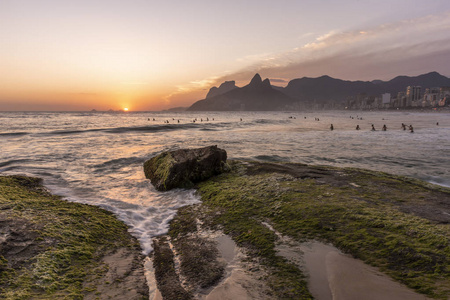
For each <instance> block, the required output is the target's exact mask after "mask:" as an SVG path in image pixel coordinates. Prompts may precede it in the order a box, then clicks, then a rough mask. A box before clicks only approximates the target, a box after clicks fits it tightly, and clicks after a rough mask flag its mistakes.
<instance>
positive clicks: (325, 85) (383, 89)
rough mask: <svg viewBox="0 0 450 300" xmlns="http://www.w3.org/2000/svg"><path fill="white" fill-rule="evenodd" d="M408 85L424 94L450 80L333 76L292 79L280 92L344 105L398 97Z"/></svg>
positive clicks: (437, 77) (426, 76)
mask: <svg viewBox="0 0 450 300" xmlns="http://www.w3.org/2000/svg"><path fill="white" fill-rule="evenodd" d="M408 86H421V87H422V92H423V91H424V90H425V88H431V87H441V86H450V79H449V78H447V77H445V76H443V75H441V74H439V73H437V72H430V73H427V74H422V75H419V76H414V77H409V76H397V77H395V78H394V79H391V80H389V81H381V80H374V81H345V80H341V79H335V78H332V77H329V76H321V77H318V78H308V77H303V78H300V79H293V80H291V81H290V82H289V83H288V85H287V86H286V87H285V88H278V90H280V91H283V92H284V93H285V94H286V95H288V96H290V97H293V98H296V99H299V100H302V101H305V102H310V101H316V102H318V103H326V102H342V101H344V100H345V99H347V98H348V97H352V96H355V95H357V94H360V93H366V94H368V95H374V96H379V95H381V94H383V93H391V94H392V95H393V96H394V95H396V94H397V93H398V92H404V91H406V88H407V87H408Z"/></svg>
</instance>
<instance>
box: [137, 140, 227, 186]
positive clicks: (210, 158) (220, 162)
mask: <svg viewBox="0 0 450 300" xmlns="http://www.w3.org/2000/svg"><path fill="white" fill-rule="evenodd" d="M226 161H227V153H226V151H225V150H222V149H219V148H217V146H209V147H204V148H197V149H180V150H175V151H170V152H164V153H161V154H159V155H157V156H155V157H153V158H151V159H149V160H147V161H146V162H145V163H144V173H145V176H146V177H147V178H148V179H150V181H151V183H152V184H153V185H154V186H155V188H156V189H157V190H159V191H167V190H170V189H174V188H191V187H193V186H194V184H195V183H197V182H200V181H202V180H205V179H208V178H210V177H211V176H214V175H218V174H220V173H222V172H224V171H226V170H227V169H228V165H227V163H226Z"/></svg>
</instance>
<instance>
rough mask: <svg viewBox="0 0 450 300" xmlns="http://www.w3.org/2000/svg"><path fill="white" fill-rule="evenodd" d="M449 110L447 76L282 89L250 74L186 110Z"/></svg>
mask: <svg viewBox="0 0 450 300" xmlns="http://www.w3.org/2000/svg"><path fill="white" fill-rule="evenodd" d="M399 108H402V109H403V108H434V109H438V108H439V109H443V108H446V109H450V78H448V77H445V76H443V75H441V74H439V73H437V72H430V73H427V74H422V75H419V76H413V77H410V76H397V77H395V78H394V79H392V80H389V81H381V80H373V81H346V80H341V79H336V78H332V77H330V76H326V75H325V76H321V77H317V78H309V77H303V78H298V79H293V80H291V81H290V82H289V83H288V85H287V86H286V87H279V86H274V85H271V83H270V80H269V79H268V78H266V79H264V80H262V78H261V76H260V75H259V74H256V75H255V76H254V77H253V78H252V80H251V81H250V83H249V84H248V85H246V86H243V87H237V86H236V85H235V81H225V82H224V83H222V84H221V85H220V86H219V87H212V88H211V89H210V90H209V92H208V94H207V96H206V98H205V99H202V100H199V101H196V102H195V103H194V104H192V105H191V106H190V107H189V108H188V109H187V110H188V111H270V110H310V109H313V110H316V109H399Z"/></svg>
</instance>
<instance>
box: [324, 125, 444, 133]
mask: <svg viewBox="0 0 450 300" xmlns="http://www.w3.org/2000/svg"><path fill="white" fill-rule="evenodd" d="M437 125H439V123H437ZM401 128H402V129H403V130H406V129H408V130H409V131H410V132H411V133H412V132H414V127H413V126H412V125H409V126H407V125H406V124H404V123H402V127H401ZM330 130H334V126H333V124H331V125H330ZM356 130H361V127H359V125H356ZM370 130H371V131H376V129H375V125H373V124H372V127H371V129H370ZM381 130H382V131H387V126H386V124H383V127H382V128H381Z"/></svg>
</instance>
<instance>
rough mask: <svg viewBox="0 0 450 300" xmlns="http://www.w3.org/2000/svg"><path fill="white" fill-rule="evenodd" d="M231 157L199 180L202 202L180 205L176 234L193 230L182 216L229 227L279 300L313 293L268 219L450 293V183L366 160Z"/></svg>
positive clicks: (428, 289) (299, 236)
mask: <svg viewBox="0 0 450 300" xmlns="http://www.w3.org/2000/svg"><path fill="white" fill-rule="evenodd" d="M229 164H230V166H231V171H230V172H228V173H223V174H221V175H218V176H215V177H212V178H210V179H208V180H206V181H203V182H201V183H199V184H198V185H197V187H198V192H199V194H200V195H201V198H202V201H203V203H202V204H201V207H203V208H200V209H197V210H195V211H194V210H191V209H189V208H183V209H181V210H180V211H179V214H181V215H180V216H178V217H177V218H175V219H174V221H173V222H172V223H171V229H170V235H171V237H172V238H173V239H175V240H176V239H181V238H183V236H186V237H189V236H190V235H189V232H190V231H192V230H195V226H194V224H195V223H193V221H191V222H187V221H186V220H195V219H198V220H201V222H202V223H203V224H204V226H210V227H211V228H213V227H217V228H220V229H222V230H224V232H225V233H226V234H229V235H230V236H232V238H233V239H234V240H235V241H236V242H237V243H238V245H239V246H241V247H245V248H247V249H248V253H249V254H250V256H251V257H252V258H251V259H254V260H257V261H258V262H260V263H261V265H262V267H264V268H265V269H266V270H267V271H268V274H269V275H268V276H267V277H266V278H263V280H265V281H266V282H267V284H268V285H269V286H270V288H271V289H272V296H273V299H310V298H311V294H310V293H309V291H308V289H307V284H306V276H305V275H304V274H303V272H302V270H300V269H299V268H298V266H296V265H295V264H293V263H292V262H290V261H287V260H286V259H284V258H283V257H281V256H280V255H279V254H278V253H277V251H276V243H277V240H278V236H277V234H276V233H274V232H273V231H272V230H270V229H269V228H268V227H267V225H266V224H270V225H271V226H272V227H273V228H274V229H275V230H276V231H277V232H279V233H281V234H282V235H284V236H288V237H290V238H292V239H293V240H295V241H298V242H302V241H308V240H319V241H323V242H327V243H331V244H333V245H335V246H336V247H338V248H339V249H340V250H342V251H343V252H345V253H348V254H351V255H352V256H354V257H355V258H359V259H361V260H363V261H364V262H366V263H367V264H370V265H372V266H375V267H377V268H379V269H380V270H381V271H382V272H384V273H386V274H387V275H389V276H390V277H391V278H393V279H394V280H396V281H398V282H400V283H402V284H404V285H406V286H408V287H409V288H411V289H413V290H415V291H416V292H418V293H421V294H424V295H427V296H428V297H431V298H436V299H448V298H449V297H450V190H449V189H448V188H444V187H439V186H435V185H431V184H428V183H426V182H422V181H419V180H415V179H411V178H406V177H401V176H394V175H390V174H386V173H381V172H373V171H367V170H360V169H349V168H347V169H341V168H333V167H325V166H307V165H303V164H292V163H286V164H274V163H257V162H244V161H231V162H229ZM199 212H200V213H199ZM201 212H206V213H201Z"/></svg>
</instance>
